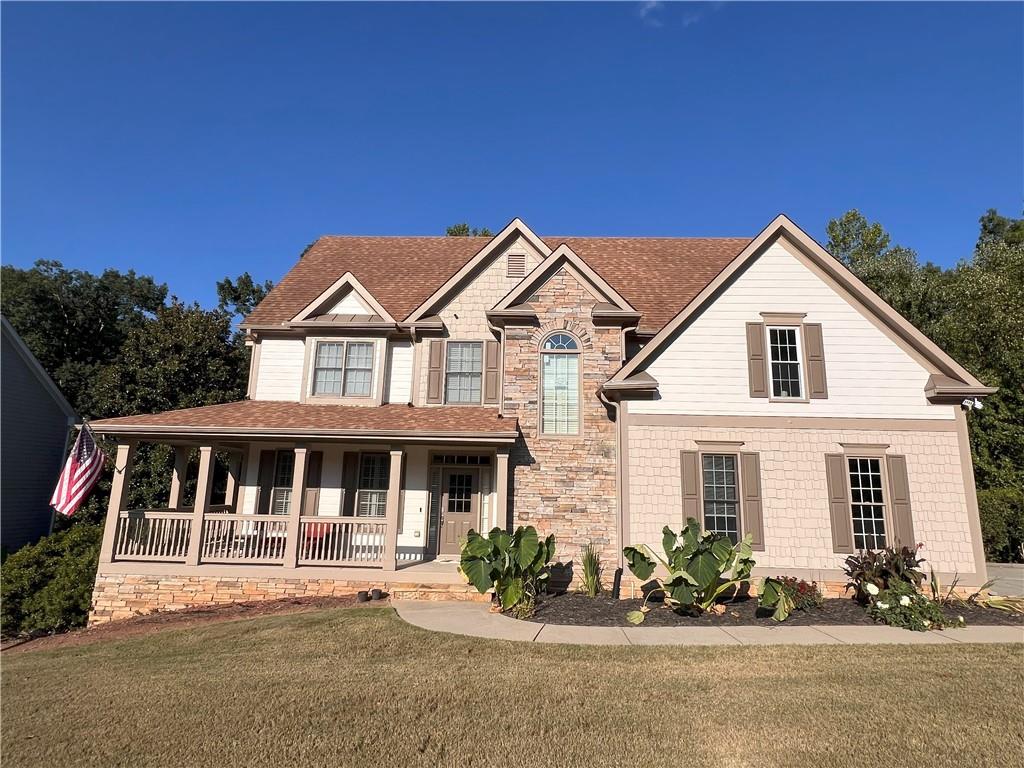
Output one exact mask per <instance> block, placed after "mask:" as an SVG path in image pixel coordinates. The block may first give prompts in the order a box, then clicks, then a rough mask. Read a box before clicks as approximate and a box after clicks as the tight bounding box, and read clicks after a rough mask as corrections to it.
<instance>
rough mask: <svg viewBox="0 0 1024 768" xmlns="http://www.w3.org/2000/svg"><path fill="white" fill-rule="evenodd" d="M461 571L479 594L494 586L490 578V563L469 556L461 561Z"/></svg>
mask: <svg viewBox="0 0 1024 768" xmlns="http://www.w3.org/2000/svg"><path fill="white" fill-rule="evenodd" d="M461 567H462V572H463V573H464V574H465V576H466V578H467V579H469V583H470V584H472V585H473V586H474V587H476V590H477V592H479V593H480V594H481V595H482V594H483V593H484V592H486V591H487V590H488V589H490V588H491V587H492V586H494V582H493V581H492V580H491V564H490V563H489V562H487V561H486V560H482V559H480V558H469V559H466V560H463V561H462V563H461Z"/></svg>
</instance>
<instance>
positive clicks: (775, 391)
mask: <svg viewBox="0 0 1024 768" xmlns="http://www.w3.org/2000/svg"><path fill="white" fill-rule="evenodd" d="M768 350H769V354H770V355H771V358H770V360H771V375H772V382H771V385H772V397H777V398H792V399H800V398H801V397H803V386H802V383H801V381H802V375H801V370H800V367H801V363H802V362H803V361H802V360H801V359H800V332H799V330H798V329H797V328H783V327H769V328H768Z"/></svg>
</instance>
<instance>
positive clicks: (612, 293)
mask: <svg viewBox="0 0 1024 768" xmlns="http://www.w3.org/2000/svg"><path fill="white" fill-rule="evenodd" d="M560 269H568V270H569V271H570V272H571V273H572V275H573V276H574V277H575V278H576V280H578V281H579V282H580V284H581V285H583V286H584V287H587V288H588V289H589V290H590V291H591V293H593V294H594V298H595V299H596V300H597V303H598V304H602V305H608V304H610V305H611V306H612V308H613V309H618V310H622V311H625V312H632V311H635V310H634V309H633V307H632V305H630V303H629V302H628V301H626V299H624V298H623V297H622V295H621V294H619V292H618V291H616V290H615V289H614V288H612V287H611V285H609V284H608V281H606V280H605V279H604V278H603V277H601V275H599V274H598V273H597V272H595V271H594V270H593V269H592V268H591V267H590V265H589V264H587V263H586V262H585V261H583V259H581V258H580V257H579V256H577V255H576V253H575V252H574V251H573V249H572V248H570V247H569V246H568V245H566V244H565V243H562V244H561V245H559V246H558V247H557V248H556V249H555V250H554V251H552V252H551V255H550V256H548V257H547V258H546V259H544V261H542V262H541V263H540V264H538V265H537V266H536V267H534V268H533V269H532V270H531V271H530V274H528V275H527V276H526V277H524V278H523V279H522V280H521V281H520V283H519V284H518V285H517V286H516V287H515V288H513V289H512V290H511V291H509V292H508V293H507V294H505V297H504V298H502V299H501V300H500V301H499V302H498V303H497V304H495V305H494V307H493V311H494V312H495V313H496V314H501V313H502V311H503V310H507V309H509V308H510V307H513V306H517V305H520V304H525V303H526V302H527V301H528V300H529V298H530V297H531V296H532V295H533V294H534V293H535V292H536V291H537V290H538V289H539V288H540V287H541V286H542V285H544V283H545V282H547V281H548V280H549V279H550V278H551V276H552V275H554V274H555V273H556V272H557V271H558V270H560Z"/></svg>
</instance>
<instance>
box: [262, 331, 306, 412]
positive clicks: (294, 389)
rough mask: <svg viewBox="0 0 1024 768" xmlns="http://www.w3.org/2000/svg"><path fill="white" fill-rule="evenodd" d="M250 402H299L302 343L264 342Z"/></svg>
mask: <svg viewBox="0 0 1024 768" xmlns="http://www.w3.org/2000/svg"><path fill="white" fill-rule="evenodd" d="M259 346H260V352H259V369H258V370H257V372H256V388H255V391H254V394H253V400H288V401H292V402H298V401H299V390H300V388H301V386H302V363H303V357H304V355H305V345H304V343H303V340H302V339H263V340H262V341H260V342H259Z"/></svg>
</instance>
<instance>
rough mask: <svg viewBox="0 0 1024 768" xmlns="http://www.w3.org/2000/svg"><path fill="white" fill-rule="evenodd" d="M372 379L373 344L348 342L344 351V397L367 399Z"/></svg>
mask: <svg viewBox="0 0 1024 768" xmlns="http://www.w3.org/2000/svg"><path fill="white" fill-rule="evenodd" d="M372 378H373V344H371V343H369V342H365V341H354V342H350V343H349V345H348V347H347V348H346V350H345V393H344V394H345V396H346V397H369V396H370V385H371V380H372Z"/></svg>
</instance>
